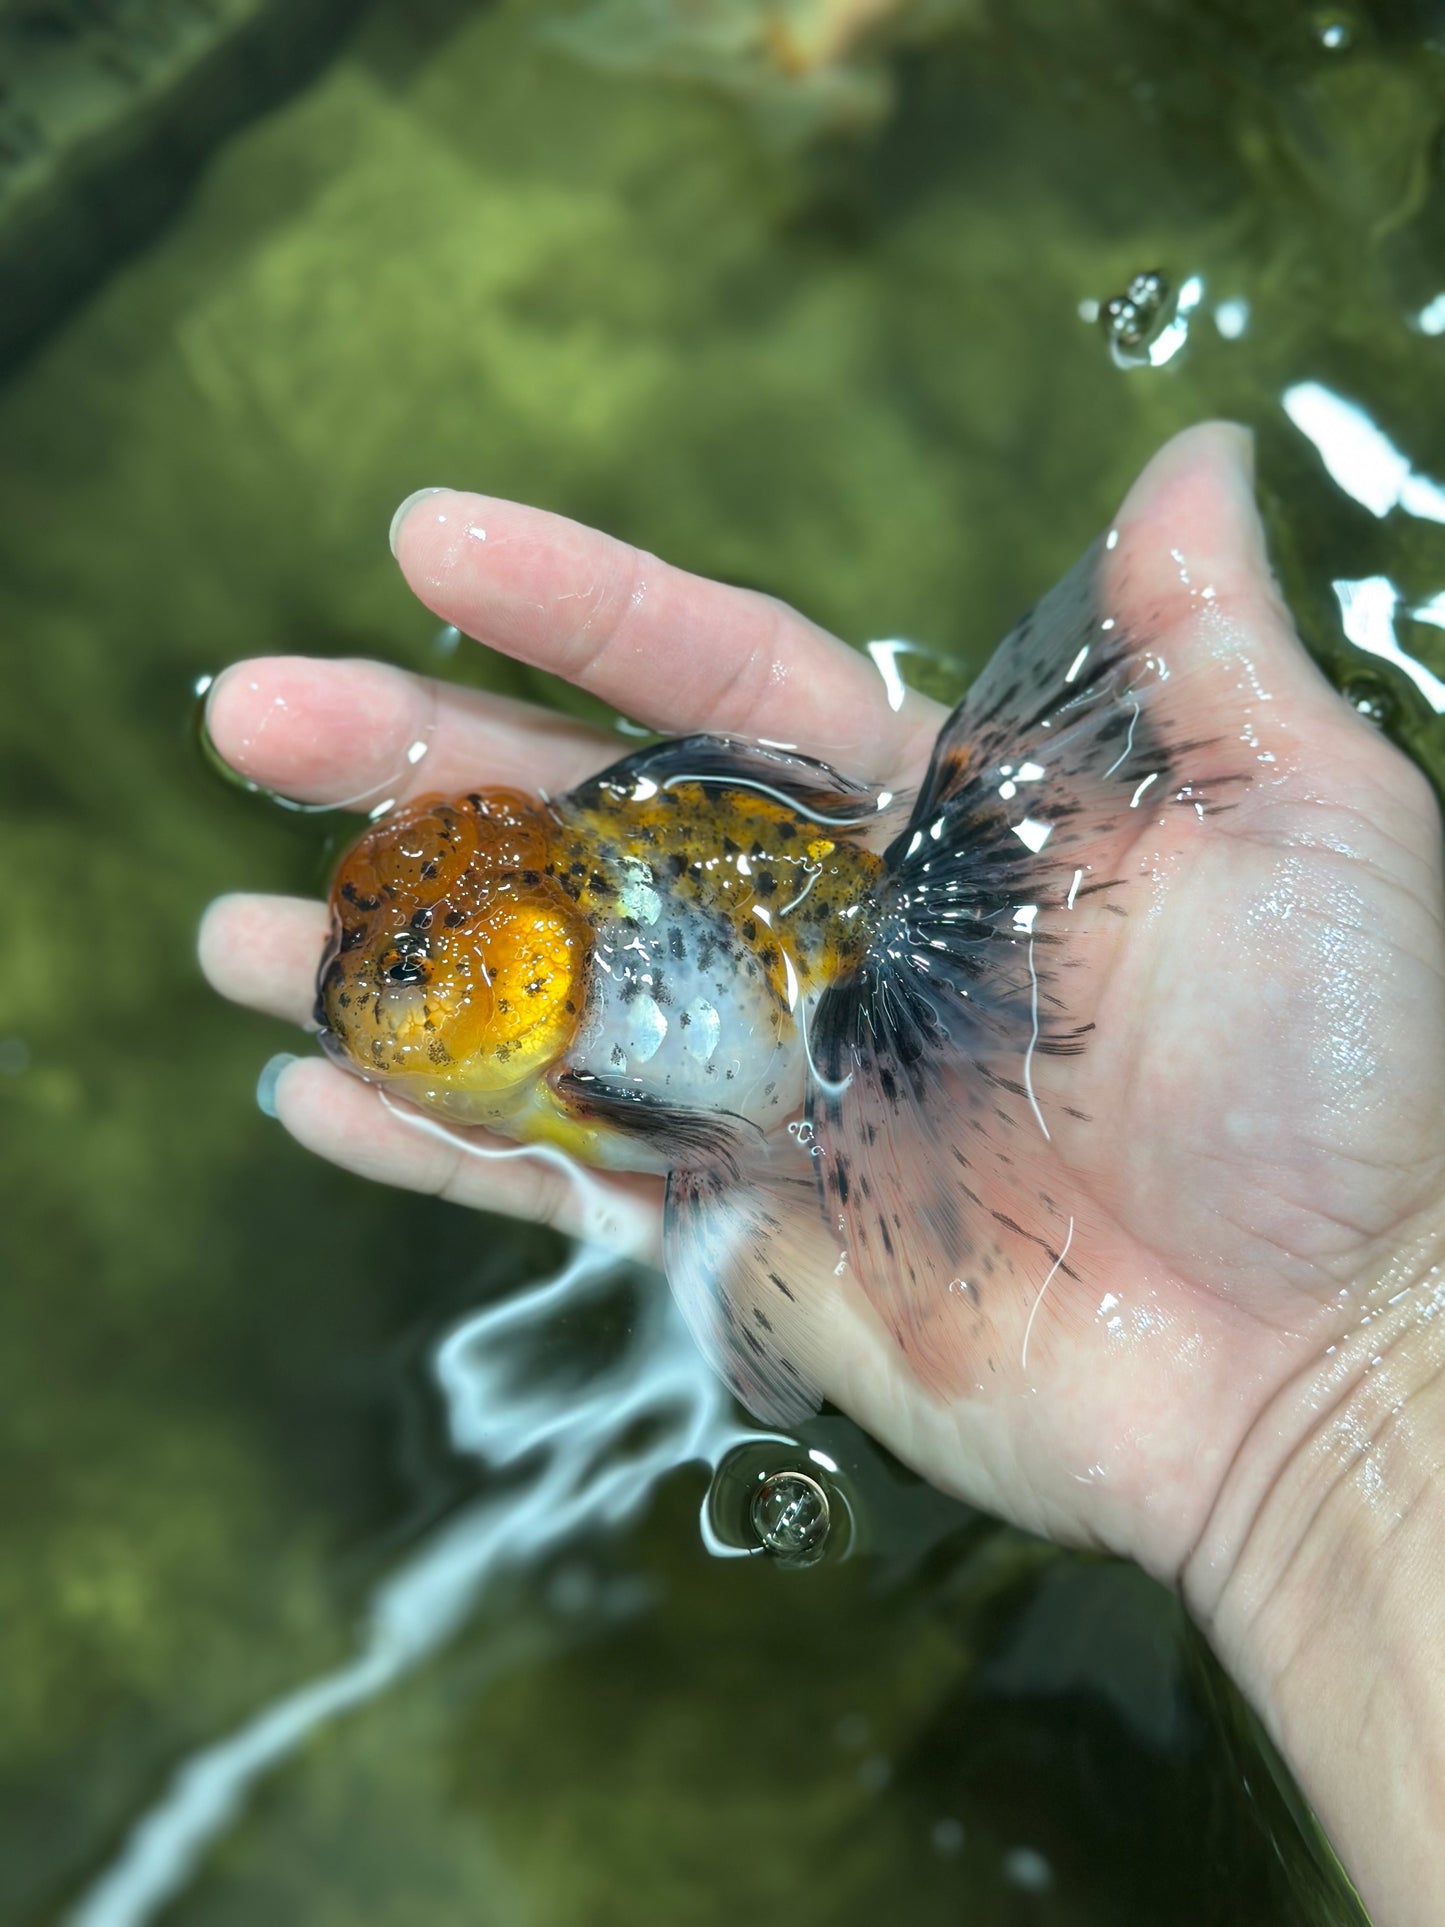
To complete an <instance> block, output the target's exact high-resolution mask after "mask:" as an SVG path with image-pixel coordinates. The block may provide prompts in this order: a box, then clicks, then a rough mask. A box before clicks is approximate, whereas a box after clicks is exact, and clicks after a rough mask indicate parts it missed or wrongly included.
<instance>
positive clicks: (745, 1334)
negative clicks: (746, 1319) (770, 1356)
mask: <svg viewBox="0 0 1445 1927" xmlns="http://www.w3.org/2000/svg"><path fill="white" fill-rule="evenodd" d="M737 1329H738V1335H739V1336H740V1337H741V1338H742V1340H743V1341H744V1343H745V1344H746V1345H747V1346H748V1347H749V1348H750V1349H751V1350H752V1351H753V1352H754V1353H755V1354H756V1356H757V1357H759V1358H761V1357H762V1356H763V1347H762V1342H761V1340H759V1339H758V1338H755V1337H754V1335H753V1334H752V1332H750V1331H749V1330H748V1328H747V1326H746V1325H740V1326H738V1328H737Z"/></svg>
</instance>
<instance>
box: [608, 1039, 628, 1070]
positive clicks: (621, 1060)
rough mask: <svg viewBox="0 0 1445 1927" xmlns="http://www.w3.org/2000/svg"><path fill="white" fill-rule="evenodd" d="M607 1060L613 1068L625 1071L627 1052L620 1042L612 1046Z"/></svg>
mask: <svg viewBox="0 0 1445 1927" xmlns="http://www.w3.org/2000/svg"><path fill="white" fill-rule="evenodd" d="M608 1061H609V1062H610V1063H611V1065H612V1068H613V1069H614V1070H618V1071H625V1070H626V1069H627V1052H626V1051H625V1050H624V1049H623V1048H622V1046H621V1044H614V1045H613V1046H612V1052H611V1056H610V1058H609V1060H608Z"/></svg>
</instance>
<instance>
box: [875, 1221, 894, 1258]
mask: <svg viewBox="0 0 1445 1927" xmlns="http://www.w3.org/2000/svg"><path fill="white" fill-rule="evenodd" d="M878 1234H879V1236H880V1237H881V1238H882V1240H883V1249H884V1250H885V1251H886V1252H887V1253H888V1256H889V1257H890V1258H891V1257H892V1256H893V1233H892V1232H891V1231H890V1230H889V1229H888V1220H887V1219H886V1218H885V1217H884V1216H883V1214H882V1213H881V1212H880V1213H879V1215H878Z"/></svg>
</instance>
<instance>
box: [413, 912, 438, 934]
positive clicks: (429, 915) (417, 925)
mask: <svg viewBox="0 0 1445 1927" xmlns="http://www.w3.org/2000/svg"><path fill="white" fill-rule="evenodd" d="M434 918H435V912H434V911H432V910H429V909H428V910H415V911H413V912H412V919H411V928H412V929H413V930H430V929H431V927H432V923H433V921H434Z"/></svg>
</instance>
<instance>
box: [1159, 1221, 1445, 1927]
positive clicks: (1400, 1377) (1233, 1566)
mask: <svg viewBox="0 0 1445 1927" xmlns="http://www.w3.org/2000/svg"><path fill="white" fill-rule="evenodd" d="M1440 1256H1441V1240H1440V1238H1439V1237H1438V1236H1431V1237H1428V1238H1422V1239H1421V1240H1420V1242H1419V1244H1418V1246H1417V1247H1416V1249H1415V1250H1414V1251H1412V1253H1411V1254H1410V1255H1409V1259H1408V1262H1407V1261H1404V1260H1402V1262H1401V1263H1400V1264H1399V1265H1397V1266H1396V1267H1394V1268H1393V1270H1392V1276H1391V1278H1390V1279H1389V1280H1387V1281H1386V1282H1385V1283H1384V1284H1383V1285H1382V1286H1381V1287H1380V1288H1378V1289H1377V1290H1376V1291H1375V1292H1374V1293H1372V1294H1371V1296H1370V1299H1369V1301H1368V1303H1367V1305H1366V1306H1365V1308H1364V1309H1363V1310H1362V1312H1361V1317H1360V1320H1359V1322H1358V1323H1357V1324H1356V1325H1355V1327H1354V1329H1352V1330H1350V1331H1349V1332H1348V1333H1347V1334H1345V1335H1344V1336H1342V1337H1341V1338H1340V1340H1339V1341H1338V1343H1337V1344H1335V1345H1333V1346H1331V1347H1330V1348H1329V1350H1328V1352H1326V1353H1325V1354H1324V1355H1323V1356H1322V1357H1321V1358H1319V1359H1318V1360H1317V1361H1315V1363H1314V1365H1313V1366H1312V1367H1311V1368H1310V1369H1309V1370H1308V1371H1306V1372H1304V1373H1302V1374H1300V1375H1299V1376H1298V1377H1297V1378H1296V1379H1295V1380H1293V1381H1292V1382H1291V1383H1290V1384H1289V1385H1287V1386H1286V1387H1285V1388H1284V1390H1283V1391H1282V1392H1281V1393H1279V1394H1278V1395H1277V1396H1276V1397H1275V1398H1274V1399H1273V1400H1272V1401H1271V1404H1270V1406H1269V1407H1268V1409H1267V1410H1266V1411H1265V1412H1264V1413H1263V1414H1262V1415H1261V1417H1260V1419H1259V1420H1258V1421H1257V1422H1256V1424H1255V1425H1254V1427H1253V1428H1252V1430H1251V1432H1250V1434H1249V1437H1248V1439H1247V1441H1246V1442H1245V1444H1244V1446H1243V1447H1242V1448H1241V1450H1240V1452H1239V1453H1238V1455H1237V1456H1236V1459H1235V1461H1234V1464H1233V1465H1232V1467H1231V1469H1230V1471H1229V1473H1228V1475H1227V1476H1226V1478H1225V1480H1224V1482H1223V1484H1222V1486H1221V1489H1220V1493H1219V1497H1218V1499H1217V1501H1216V1503H1215V1506H1214V1508H1213V1510H1212V1512H1211V1515H1210V1519H1209V1523H1208V1526H1207V1527H1206V1529H1205V1532H1204V1534H1203V1535H1202V1536H1201V1539H1200V1541H1199V1544H1198V1546H1197V1547H1196V1548H1195V1550H1194V1552H1193V1554H1192V1556H1191V1557H1190V1559H1189V1561H1188V1562H1187V1564H1186V1566H1185V1568H1184V1571H1183V1573H1182V1575H1181V1579H1182V1587H1183V1592H1184V1597H1185V1601H1186V1603H1187V1605H1188V1606H1189V1609H1190V1611H1191V1613H1192V1614H1193V1615H1194V1617H1195V1619H1196V1620H1197V1621H1198V1623H1199V1624H1200V1625H1201V1627H1202V1628H1203V1630H1204V1631H1205V1633H1206V1634H1207V1636H1208V1638H1209V1640H1210V1642H1211V1644H1212V1645H1213V1646H1214V1649H1215V1651H1216V1653H1217V1654H1218V1656H1219V1658H1220V1659H1221V1660H1222V1662H1223V1663H1224V1665H1225V1667H1226V1668H1227V1670H1228V1671H1229V1672H1230V1673H1231V1675H1232V1676H1233V1678H1234V1679H1235V1681H1236V1683H1237V1684H1238V1685H1239V1686H1240V1687H1241V1689H1242V1690H1243V1691H1244V1693H1245V1695H1246V1696H1247V1697H1248V1698H1249V1700H1250V1701H1251V1703H1252V1704H1253V1705H1254V1707H1255V1709H1256V1711H1257V1712H1258V1713H1259V1714H1260V1716H1261V1717H1262V1718H1263V1720H1264V1722H1265V1724H1266V1726H1267V1727H1268V1729H1269V1731H1270V1733H1271V1736H1272V1737H1273V1739H1274V1741H1275V1743H1276V1745H1277V1746H1278V1747H1279V1749H1280V1751H1281V1753H1282V1754H1283V1755H1284V1757H1285V1759H1286V1760H1287V1761H1288V1762H1289V1764H1290V1766H1291V1768H1292V1769H1293V1771H1294V1773H1295V1775H1296V1777H1297V1778H1298V1780H1299V1782H1300V1785H1301V1787H1302V1789H1303V1791H1304V1792H1305V1794H1306V1796H1307V1797H1308V1798H1309V1800H1310V1801H1311V1803H1312V1804H1313V1806H1314V1808H1315V1811H1316V1813H1317V1814H1318V1815H1319V1818H1320V1821H1321V1823H1322V1824H1323V1826H1324V1828H1325V1831H1326V1832H1327V1833H1328V1834H1329V1836H1330V1838H1331V1840H1332V1842H1333V1844H1334V1846H1335V1848H1336V1851H1337V1852H1338V1853H1339V1855H1340V1858H1341V1860H1342V1861H1343V1863H1344V1864H1345V1866H1346V1868H1347V1869H1348V1870H1349V1872H1350V1874H1351V1875H1352V1877H1353V1878H1354V1880H1355V1882H1356V1885H1357V1886H1358V1888H1359V1890H1360V1893H1361V1897H1362V1898H1363V1899H1364V1901H1365V1903H1366V1905H1367V1906H1368V1907H1369V1908H1370V1909H1371V1910H1372V1912H1373V1913H1374V1915H1375V1918H1376V1921H1377V1927H1416V1923H1419V1924H1420V1927H1424V1923H1426V1922H1430V1923H1432V1927H1433V1924H1434V1923H1438V1922H1439V1921H1440V1920H1442V1919H1445V1849H1442V1848H1441V1846H1440V1835H1441V1831H1442V1827H1445V1264H1442V1263H1440V1262H1437V1261H1438V1260H1439V1258H1440ZM1407 1281H1408V1282H1407Z"/></svg>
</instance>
